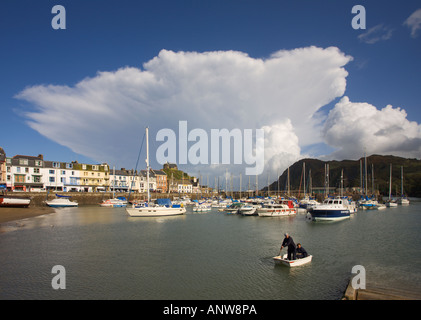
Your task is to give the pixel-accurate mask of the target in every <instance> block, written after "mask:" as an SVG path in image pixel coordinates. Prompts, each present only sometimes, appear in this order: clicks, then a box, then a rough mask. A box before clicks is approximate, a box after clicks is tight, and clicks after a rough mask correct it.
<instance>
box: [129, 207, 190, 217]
mask: <svg viewBox="0 0 421 320" xmlns="http://www.w3.org/2000/svg"><path fill="white" fill-rule="evenodd" d="M126 211H127V213H128V214H129V215H130V216H131V217H165V216H176V215H182V214H185V213H186V209H185V208H181V207H180V208H166V207H163V208H161V207H143V208H126Z"/></svg>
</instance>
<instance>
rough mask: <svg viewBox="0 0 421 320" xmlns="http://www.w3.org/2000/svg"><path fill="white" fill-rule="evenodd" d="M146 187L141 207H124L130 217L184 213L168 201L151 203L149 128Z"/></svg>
mask: <svg viewBox="0 0 421 320" xmlns="http://www.w3.org/2000/svg"><path fill="white" fill-rule="evenodd" d="M145 135H146V186H148V188H147V190H148V200H147V203H146V204H145V205H144V206H142V207H136V205H132V207H131V208H129V207H126V211H127V213H128V214H129V216H131V217H162V216H175V215H182V214H184V213H186V208H184V206H181V205H175V204H174V205H173V204H172V203H171V200H170V199H157V201H156V202H155V203H151V193H150V189H149V170H150V167H149V128H146V131H145Z"/></svg>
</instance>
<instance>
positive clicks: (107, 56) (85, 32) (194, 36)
mask: <svg viewBox="0 0 421 320" xmlns="http://www.w3.org/2000/svg"><path fill="white" fill-rule="evenodd" d="M56 4H60V5H63V6H64V7H65V9H66V29H65V30H54V29H53V28H52V27H51V20H52V18H53V17H54V14H52V13H51V9H52V7H53V6H54V5H56ZM356 4H361V5H363V6H364V7H365V9H366V29H365V30H354V29H353V28H352V27H351V20H352V18H353V17H354V16H355V15H353V14H352V13H351V9H352V7H353V6H354V5H356ZM418 9H421V3H420V2H419V1H387V2H385V1H374V0H371V1H348V0H345V1H334V0H313V1H309V0H303V1H265V0H264V1H250V0H241V1H239V0H237V1H232V0H231V1H219V0H211V1H208V0H203V1H177V0H172V1H128V0H123V1H103V0H102V1H99V0H98V1H93V0H85V1H82V0H71V1H70V0H69V1H66V0H59V1H56V0H55V1H44V0H40V1H21V0H19V1H16V0H2V1H1V3H0V48H1V50H0V70H1V71H0V83H1V90H0V113H1V120H2V121H1V122H2V132H3V134H2V138H1V139H0V146H1V147H3V148H4V149H5V151H6V154H7V156H14V155H16V154H26V155H37V154H40V153H42V154H44V156H45V158H46V159H48V160H55V161H67V162H69V161H73V160H78V161H79V162H99V161H101V162H102V161H103V162H108V163H110V164H111V163H114V164H115V165H116V166H117V167H123V166H124V167H134V164H135V161H136V159H135V157H134V158H133V159H130V161H131V162H132V163H133V165H131V166H130V161H129V160H128V159H127V158H129V157H131V156H132V155H133V154H136V155H137V151H138V150H137V149H138V145H136V141H138V142H139V141H141V138H142V135H143V128H144V126H145V125H147V124H145V123H139V131H138V132H136V131H135V130H133V129H130V131H129V132H126V135H129V136H135V137H136V139H137V140H136V139H134V140H131V141H130V142H129V145H128V146H127V147H128V148H131V149H135V152H133V153H131V154H127V156H125V159H124V161H123V160H121V161H119V160H118V159H116V157H110V158H107V157H104V156H100V157H101V159H99V158H96V159H95V157H94V156H92V153H89V152H86V148H89V146H86V145H85V146H83V147H80V148H78V146H77V145H75V144H71V143H70V142H69V140H71V139H72V134H71V132H70V133H68V134H67V136H66V137H57V132H56V133H54V131H48V130H47V128H45V130H44V131H42V132H44V133H43V134H41V133H40V132H39V131H40V130H38V131H37V130H35V129H34V128H33V127H31V126H29V125H28V122H27V121H28V120H30V119H28V115H27V114H26V112H33V111H34V110H36V111H37V112H39V109H37V108H38V107H39V105H37V102H34V100H31V96H29V98H26V99H25V98H24V99H22V98H18V97H17V96H18V95H19V94H20V93H22V92H23V91H24V90H25V89H26V88H29V87H32V86H43V87H44V88H48V86H50V85H55V86H65V87H70V88H72V87H74V86H75V85H77V84H78V83H80V82H81V81H82V80H84V79H92V78H96V77H98V72H100V71H105V72H115V71H117V70H119V69H120V68H124V67H134V68H138V69H139V70H143V71H144V70H145V66H144V64H145V63H147V62H148V61H150V60H151V59H154V58H157V57H158V56H159V54H160V52H161V50H168V51H171V52H174V53H177V52H197V53H204V52H216V51H221V52H227V51H230V50H232V51H239V52H242V53H245V54H247V55H248V56H249V57H250V58H252V59H255V60H258V59H263V60H265V59H269V58H270V57H271V55H272V54H273V53H275V52H278V51H279V50H286V51H289V50H294V49H297V48H306V47H311V46H315V47H317V48H321V49H326V48H328V47H336V48H337V49H339V51H340V52H341V53H343V55H346V56H350V57H352V59H350V61H349V62H347V63H345V65H344V66H340V67H343V68H344V69H345V70H346V71H347V73H348V75H347V76H346V89H345V91H344V92H343V94H336V95H333V96H331V97H329V98H328V99H327V101H328V103H326V104H325V105H323V106H320V107H318V113H317V114H319V115H321V116H322V117H323V116H324V117H325V118H326V117H328V114H329V111H330V110H331V109H333V108H334V107H335V105H337V104H338V103H339V101H341V99H342V97H343V96H346V97H348V98H349V100H350V104H345V103H342V105H343V108H353V106H354V104H356V103H365V104H369V105H370V106H373V107H375V108H376V109H377V110H379V111H380V110H382V109H383V108H385V107H386V106H387V105H391V106H392V107H393V110H392V111H395V113H396V112H397V111H398V110H397V108H400V110H401V111H402V110H404V111H405V112H406V114H405V115H403V116H402V117H403V119H401V120H402V122H401V124H402V123H403V124H402V126H404V127H402V128H403V129H402V130H403V132H404V133H405V132H406V131H407V130H409V131H410V130H413V131H414V132H412V131H411V132H412V133H411V136H410V137H409V138H408V139H409V140H410V142H408V148H407V149H406V151H405V152H406V153H405V152H404V151H402V150H398V149H399V148H397V147H396V146H388V147H386V146H385V147H384V148H383V149H378V150H377V149H375V148H374V149H373V153H374V152H377V153H394V154H396V155H404V156H413V157H418V158H419V157H420V156H421V154H420V151H419V150H421V149H420V146H421V145H420V143H419V141H421V136H420V135H419V134H420V127H419V124H420V123H421V108H420V101H421V90H420V88H421V77H420V71H421V59H420V57H421V30H415V31H414V34H412V35H411V31H412V29H411V26H410V25H405V24H404V22H405V21H406V20H407V19H408V18H409V17H410V16H411V14H413V13H414V12H416V11H417V10H418ZM416 21H417V20H415V23H416ZM413 27H414V28H415V26H414V25H413ZM370 30H371V31H372V33H370V34H368V35H367V36H366V37H363V36H362V35H363V34H366V33H368V32H369V31H370ZM321 76H323V75H321ZM47 91H48V90H47ZM49 93H51V92H49ZM47 94H48V92H47ZM159 94H160V93H159V91H158V92H156V95H158V96H159ZM299 94H302V95H306V92H300V93H299ZM27 97H28V96H27ZM322 100H323V99H322ZM325 100H326V99H325ZM339 107H340V106H339V105H338V112H339V111H340V108H339ZM358 107H361V108H362V106H361V105H358ZM364 107H366V108H368V106H367V105H364ZM68 108H69V109H70V110H71V108H72V106H71V105H69V107H68ZM356 109H357V107H356ZM341 110H344V109H341ZM362 110H364V108H362ZM44 111H45V112H44V115H45V116H46V117H47V116H51V110H44ZM174 111H175V113H174V114H175V115H176V114H177V113H176V111H177V108H176V107H175V110H174ZM191 111H192V113H194V110H191ZM392 111H391V112H390V116H391V117H393V114H394V113H393V112H392ZM49 112H50V113H49ZM114 112H116V114H118V112H119V111H118V107H117V106H116V108H115V110H114ZM337 114H339V113H337ZM341 114H342V113H341ZM396 114H398V113H396ZM383 115H385V117H386V112H382V113H379V117H380V118H381V116H383ZM399 115H401V113H399ZM55 116H57V114H55ZM62 116H63V117H66V114H63V115H62ZM79 116H80V117H83V114H79ZM157 116H159V114H158V115H157ZM175 117H176V116H175ZM373 117H377V116H376V115H374V116H373ZM178 120H183V119H178ZM334 120H335V121H336V122H335V121H334ZM32 121H33V119H32ZM69 121H74V119H73V120H71V119H69ZM98 121H101V120H100V118H98ZM212 121H213V122H212ZM280 121H281V120H280ZM338 121H339V120H338V119H333V114H332V115H331V119H330V122H331V123H345V122H344V119H342V118H341V119H340V121H342V122H338ZM292 122H293V127H294V128H295V125H296V124H295V122H294V120H293V121H292ZM209 123H210V124H208V127H209V126H212V125H213V126H214V127H218V122H217V121H216V119H213V120H212V119H210V120H209ZM283 123H284V122H283ZM345 124H346V123H345ZM259 125H264V123H260V124H259ZM399 125H400V124H399ZM40 126H46V122H43V123H40ZM121 126H124V124H121V123H120V122H118V123H117V124H116V126H112V125H111V126H109V127H108V128H103V130H105V131H104V132H107V134H109V133H110V132H113V131H114V132H116V135H117V132H119V131H124V130H122V128H121ZM166 126H169V125H167V124H166V123H162V128H164V127H166ZM195 126H196V127H197V126H200V122H199V124H195ZM406 126H408V128H409V129H406ZM208 127H206V128H208ZM321 127H323V124H322V125H321ZM130 128H132V127H130ZM318 128H319V129H320V126H319V127H318ZM153 129H154V130H155V131H153V133H156V131H157V130H159V125H157V126H155V128H153ZM322 129H323V128H322ZM63 130H64V131H69V130H71V127H70V128H66V127H63ZM323 130H324V131H323ZM323 130H322V131H323V132H324V136H323V137H321V138H320V139H319V140H318V141H311V142H309V143H306V142H304V141H305V140H306V139H305V138H301V135H300V133H299V132H300V131H299V129H296V131H295V132H297V136H298V146H299V148H300V149H299V151H298V154H295V155H294V156H295V158H299V157H300V156H306V155H310V156H322V155H326V154H327V153H330V152H333V151H334V150H336V149H337V148H338V144H341V143H345V142H346V141H347V142H350V141H352V139H350V138H349V139H348V137H344V138H343V139H342V140H340V141H337V140H338V139H336V140H335V139H334V138H332V137H333V136H336V137H338V135H336V134H335V133H334V132H330V131H329V128H326V127H324V129H323ZM348 130H349V131H352V128H351V127H350V128H348ZM394 130H395V131H396V130H397V129H396V128H394V127H393V125H390V126H387V127H384V128H383V127H382V128H379V130H378V131H377V132H380V131H381V132H394ZM46 132H48V133H46ZM306 134H307V135H308V133H306ZM367 134H369V133H367ZM398 134H399V135H402V132H399V133H397V134H396V135H395V136H397V135H398ZM45 135H48V136H45ZM54 135H56V136H54ZM59 135H60V134H59ZM303 135H305V134H303ZM350 135H351V136H352V134H350ZM99 136H100V135H99ZM119 137H120V138H119V140H118V141H112V139H111V138H108V136H106V135H104V139H105V140H107V139H108V140H109V141H110V143H119V144H124V143H125V141H124V135H120V136H119ZM75 139H77V138H76V136H75ZM364 139H367V137H365V138H364ZM361 141H362V140H361ZM361 141H360V143H362V142H361ZM364 141H365V140H364ZM405 141H406V140H405ZM91 143H92V146H91V147H92V149H93V150H94V149H95V148H97V147H98V145H101V144H102V143H104V141H98V143H97V144H95V142H91ZM139 143H140V142H139ZM379 143H380V142H379ZM405 143H406V142H405ZM405 143H403V144H405ZM417 143H418V144H417ZM400 144H402V143H400ZM70 145H71V147H72V148H73V150H71V149H70V148H69V146H70ZM152 145H153V144H152ZM409 145H411V146H410V147H409ZM414 145H415V147H414ZM155 146H156V142H155ZM411 148H412V149H411ZM368 149H369V148H368ZM408 149H411V150H412V151H413V152H412V153H411V152H408ZM93 152H95V151H93ZM368 152H370V150H368ZM361 155H362V154H355V155H354V156H352V155H350V154H345V153H344V152H342V153H338V154H337V157H354V158H359V157H360V156H361ZM294 156H291V159H292V160H294ZM102 158H104V159H102ZM292 160H291V161H292ZM285 165H286V164H285V163H283V164H278V165H277V166H275V167H276V168H277V169H278V170H283V169H284V168H285ZM194 170H196V169H194ZM203 170H205V169H203ZM193 173H194V172H193Z"/></svg>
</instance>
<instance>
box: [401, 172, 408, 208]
mask: <svg viewBox="0 0 421 320" xmlns="http://www.w3.org/2000/svg"><path fill="white" fill-rule="evenodd" d="M398 204H402V205H408V204H409V199H408V198H407V197H406V196H405V195H404V194H403V167H401V197H400V198H399V199H398Z"/></svg>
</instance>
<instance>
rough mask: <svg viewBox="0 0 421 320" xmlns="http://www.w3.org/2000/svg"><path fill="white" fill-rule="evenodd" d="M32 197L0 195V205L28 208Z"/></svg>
mask: <svg viewBox="0 0 421 320" xmlns="http://www.w3.org/2000/svg"><path fill="white" fill-rule="evenodd" d="M30 202H31V198H27V197H15V196H8V195H0V207H16V208H26V207H28V206H29V204H30Z"/></svg>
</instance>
